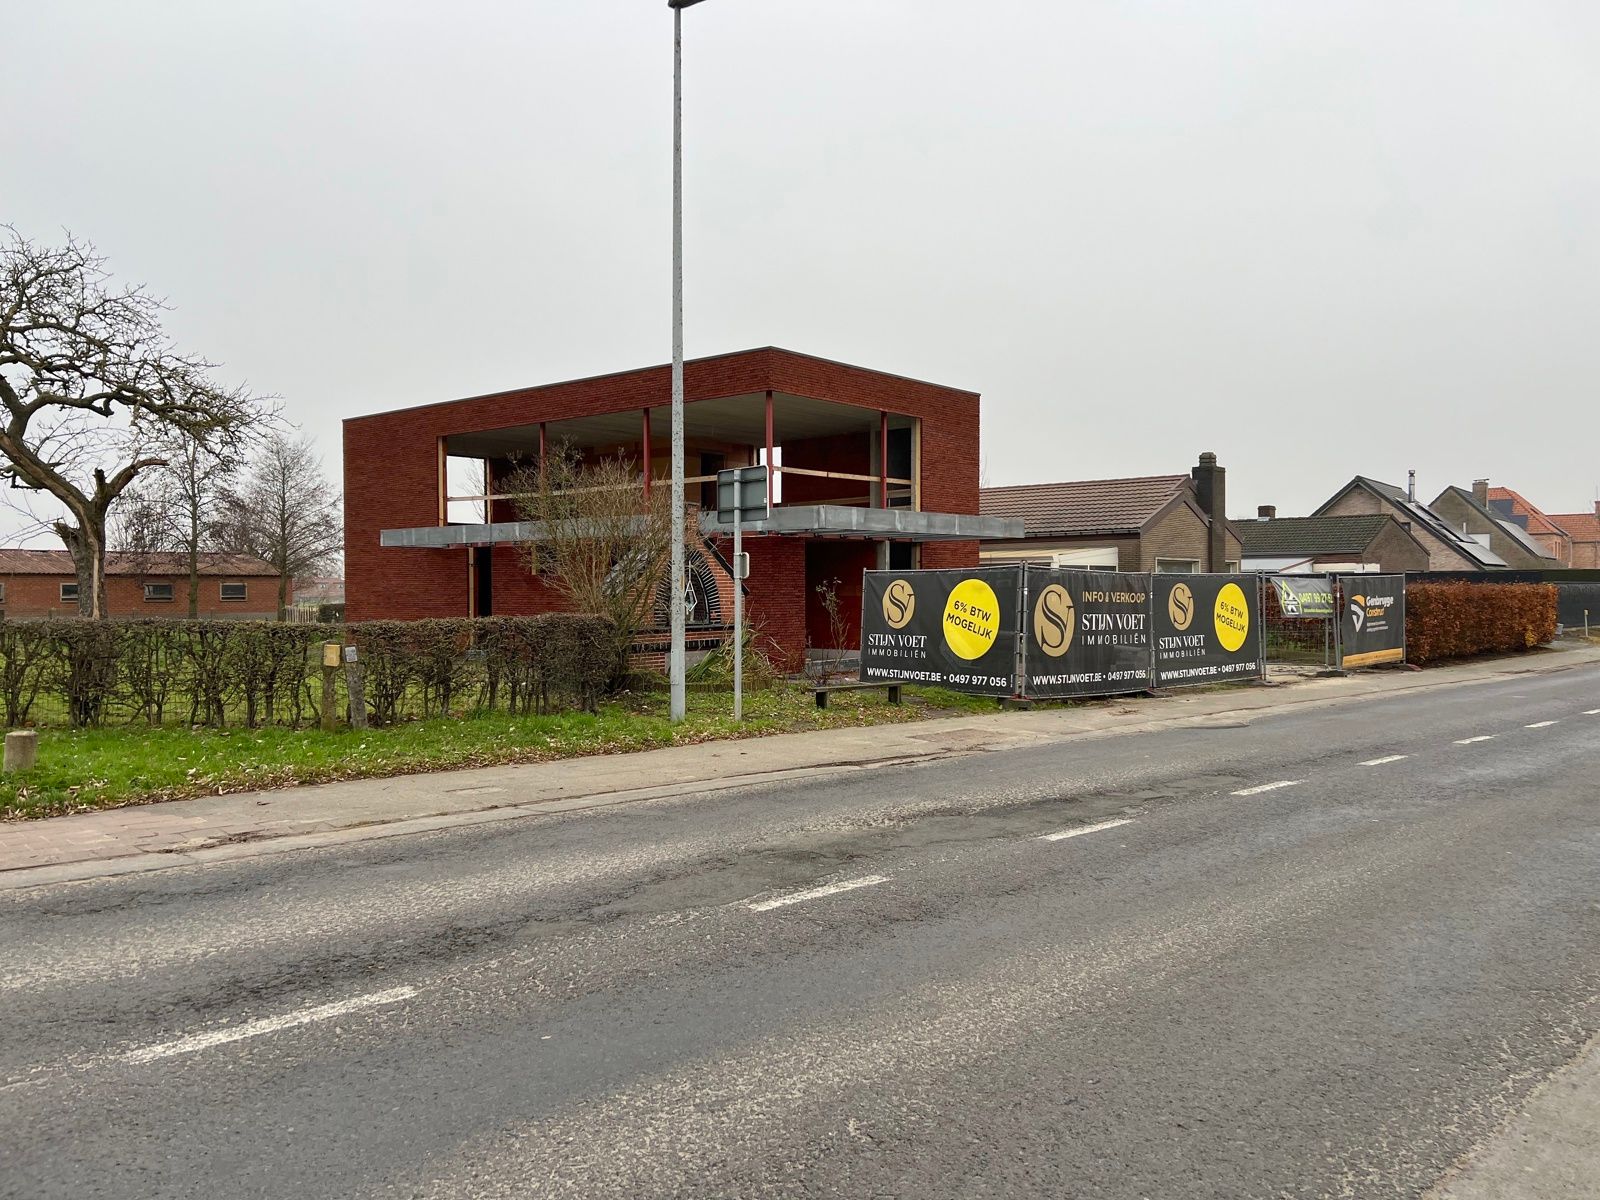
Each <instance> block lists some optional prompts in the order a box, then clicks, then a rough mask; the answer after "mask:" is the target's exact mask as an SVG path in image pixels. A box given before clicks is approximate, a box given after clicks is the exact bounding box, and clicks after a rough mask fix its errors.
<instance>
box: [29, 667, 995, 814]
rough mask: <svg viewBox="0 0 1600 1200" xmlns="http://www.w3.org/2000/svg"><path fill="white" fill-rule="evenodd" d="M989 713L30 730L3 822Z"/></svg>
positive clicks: (933, 696) (794, 698)
mask: <svg viewBox="0 0 1600 1200" xmlns="http://www.w3.org/2000/svg"><path fill="white" fill-rule="evenodd" d="M993 707H994V701H993V700H986V699H982V698H979V697H974V696H964V695H959V694H957V693H955V692H946V691H942V690H939V689H935V688H907V689H906V690H905V703H904V704H903V705H900V706H894V705H891V704H889V703H888V701H887V699H886V697H885V695H884V693H883V692H881V691H878V690H872V691H861V692H842V693H839V694H836V695H835V696H834V697H832V698H831V700H830V702H829V707H828V708H827V709H826V710H825V711H824V710H819V709H818V708H817V707H816V705H815V703H814V702H813V699H812V695H811V693H810V692H809V691H806V690H805V689H803V688H799V687H776V688H771V689H767V690H764V691H758V692H755V693H754V694H752V695H750V696H747V697H746V699H745V720H744V723H743V724H742V725H735V724H734V722H733V719H732V715H731V708H732V701H731V698H730V697H729V696H728V695H727V694H726V693H691V694H690V696H689V716H688V719H687V720H685V721H684V722H683V724H681V725H677V726H674V725H673V724H672V723H671V722H670V721H669V720H668V719H667V698H666V696H665V695H664V694H662V693H659V692H651V693H645V694H640V695H628V696H623V697H620V698H618V699H617V700H614V701H612V702H610V703H608V704H606V705H604V706H603V707H602V708H601V710H600V712H599V713H598V714H586V713H562V714H557V715H553V716H508V715H506V714H504V713H493V714H486V715H483V716H468V717H459V718H458V717H440V718H435V719H432V720H425V721H410V722H406V723H404V724H399V725H395V726H392V727H390V728H386V729H369V730H366V731H364V732H359V733H358V732H355V731H351V730H342V731H339V732H335V733H324V732H322V731H321V730H318V729H298V730H293V729H285V728H281V727H276V728H266V729H222V730H218V729H201V728H197V729H189V728H185V727H171V726H168V727H164V728H157V729H151V728H148V727H146V726H142V725H140V726H126V727H108V728H100V729H79V730H72V729H45V730H41V731H40V734H39V762H38V765H37V766H36V767H34V768H33V769H32V770H31V771H28V772H27V773H25V774H22V775H8V776H4V777H0V816H3V817H6V818H19V817H45V816H55V815H58V814H61V813H68V812H76V811H80V810H84V809H93V808H112V807H116V806H118V805H124V804H138V803H145V802H149V801H153V800H175V799H181V798H183V797H189V796H203V795H216V794H219V793H223V792H238V791H250V790H255V789H258V788H267V787H284V786H288V785H292V784H302V783H325V782H328V781H330V780H335V779H357V778H363V777H367V776H378V775H406V774H413V773H417V772H423V771H441V770H449V769H452V768H458V767H479V766H490V765H493V764H496V763H515V762H540V761H544V760H547V759H555V758H570V757H574V756H577V755H584V754H615V753H620V752H623V751H628V750H648V749H652V748H654V747H658V746H671V745H684V744H689V743H694V742H703V741H710V740H713V739H717V738H731V737H752V736H757V735H760V734H767V733H786V732H793V731H797V730H805V729H826V728H835V727H839V726H851V725H874V724H881V723H889V722H897V721H909V720H917V719H918V718H921V717H926V716H933V715H938V714H941V713H951V714H954V713H960V712H972V711H991V710H992V709H993Z"/></svg>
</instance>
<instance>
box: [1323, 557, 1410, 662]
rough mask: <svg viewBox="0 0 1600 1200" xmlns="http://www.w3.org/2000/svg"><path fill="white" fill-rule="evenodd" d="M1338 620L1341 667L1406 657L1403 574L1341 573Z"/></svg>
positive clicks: (1403, 660)
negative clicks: (1342, 607)
mask: <svg viewBox="0 0 1600 1200" xmlns="http://www.w3.org/2000/svg"><path fill="white" fill-rule="evenodd" d="M1339 582H1340V584H1341V585H1342V586H1343V588H1344V615H1343V616H1342V618H1341V621H1340V628H1339V645H1340V647H1341V652H1340V656H1339V665H1340V666H1341V667H1371V666H1376V665H1377V664H1379V663H1398V662H1405V660H1406V577H1405V576H1404V575H1344V576H1341V577H1340V580H1339Z"/></svg>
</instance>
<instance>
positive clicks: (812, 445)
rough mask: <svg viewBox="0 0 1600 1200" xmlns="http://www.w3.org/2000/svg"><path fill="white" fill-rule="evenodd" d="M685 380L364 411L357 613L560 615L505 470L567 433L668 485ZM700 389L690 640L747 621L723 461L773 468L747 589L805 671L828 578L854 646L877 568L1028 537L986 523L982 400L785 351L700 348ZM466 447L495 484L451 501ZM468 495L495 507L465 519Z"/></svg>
mask: <svg viewBox="0 0 1600 1200" xmlns="http://www.w3.org/2000/svg"><path fill="white" fill-rule="evenodd" d="M670 388H671V374H670V369H669V368H668V367H666V366H655V367H646V368H643V369H640V370H634V371H625V372H621V373H618V374H614V375H603V376H598V377H594V378H590V379H577V380H571V381H568V382H564V383H553V384H546V385H543V386H537V387H528V388H519V389H516V390H513V391H507V392H496V393H493V394H491V395H487V396H475V397H472V398H469V399H464V400H453V401H448V402H445V403H439V404H427V405H423V406H421V407H417V408H408V409H402V410H398V411H394V412H384V413H375V414H373V415H370V416H363V417H352V418H350V419H348V420H346V421H345V423H344V494H345V598H346V605H347V608H346V615H347V617H348V618H349V619H350V620H353V621H360V620H369V619H375V618H401V619H414V618H421V617H459V616H469V615H471V616H486V615H490V614H502V615H506V614H526V613H534V612H540V611H546V610H549V609H550V608H553V607H555V606H556V603H557V601H556V598H555V597H554V596H553V595H552V594H551V593H550V591H549V590H548V589H547V588H546V587H545V586H544V585H543V584H542V582H541V581H540V580H539V579H538V578H537V577H536V576H534V575H532V574H531V573H530V572H529V570H528V568H527V566H526V565H525V564H524V563H523V561H522V560H521V558H520V557H519V550H518V546H519V544H520V543H523V542H526V541H527V540H528V539H529V537H530V536H536V534H535V532H534V530H533V527H532V526H529V525H527V524H525V523H522V522H519V521H518V520H517V514H516V512H515V511H514V509H513V506H512V504H511V502H510V501H509V500H507V499H505V498H504V497H503V496H497V495H496V488H497V481H498V480H501V479H503V478H504V477H505V475H506V474H507V473H508V471H509V470H510V469H511V464H512V463H513V461H515V460H519V459H520V460H524V461H526V460H535V459H536V458H537V456H538V455H540V454H542V453H545V452H547V451H548V450H550V449H551V448H553V447H555V446H557V445H565V446H568V447H571V448H573V449H575V450H579V451H581V452H586V453H594V454H603V455H605V456H607V457H613V456H617V455H622V456H625V457H627V458H630V459H632V460H633V461H635V462H637V463H638V464H639V469H640V471H641V473H642V474H643V476H644V478H645V479H646V480H647V481H649V484H650V485H652V486H661V487H665V486H667V479H668V476H669V472H670V459H669V454H670V437H671V434H670V424H669V422H670V407H669V406H670V402H671V391H670ZM684 389H685V410H684V411H685V417H684V436H685V471H686V475H687V487H688V494H689V498H690V500H691V502H694V501H696V500H698V501H699V502H700V505H701V508H702V512H701V516H700V520H701V531H702V534H703V540H702V545H703V547H704V552H703V553H700V552H697V553H696V555H695V556H694V559H695V560H697V561H691V584H693V585H695V586H694V588H693V590H694V592H695V595H696V597H697V598H696V600H695V602H694V608H693V609H692V611H691V615H690V637H691V639H692V641H691V645H693V644H694V642H695V641H696V640H697V641H698V643H699V644H700V645H701V646H704V645H707V644H710V643H712V642H714V641H715V640H716V639H717V638H719V637H720V636H721V635H722V634H723V633H725V631H726V628H727V625H728V623H729V622H730V621H731V611H730V605H731V596H732V593H731V588H732V586H733V585H732V581H731V579H729V577H728V572H727V567H726V560H727V556H728V553H729V543H730V539H729V538H728V537H727V536H726V528H725V527H722V526H718V525H717V524H716V514H715V512H714V508H715V503H714V487H712V486H711V483H712V480H713V479H714V477H715V474H716V472H717V471H718V470H721V469H724V468H728V467H737V466H746V465H753V464H758V463H762V462H765V463H767V464H768V465H769V466H770V467H771V468H772V476H771V488H772V492H773V497H772V498H773V504H774V509H773V514H772V518H771V520H770V521H768V522H766V523H765V524H762V525H754V526H747V529H746V538H745V548H746V550H747V551H748V552H749V554H750V560H751V571H750V578H749V579H748V580H746V581H745V595H746V598H747V603H748V612H749V614H750V618H751V620H752V622H753V623H754V624H755V626H756V627H757V628H759V629H760V630H761V632H762V633H763V634H764V635H765V636H766V637H767V638H768V639H769V640H770V641H771V643H772V645H773V647H774V648H775V650H776V651H777V652H778V656H779V658H780V659H781V660H782V661H783V662H784V664H785V665H787V666H791V667H792V666H796V665H798V664H799V662H800V661H802V660H803V658H804V655H805V652H806V650H807V649H808V648H810V647H826V646H828V643H829V642H830V641H831V640H833V639H832V636H831V632H830V629H829V626H828V622H827V618H826V614H825V613H824V612H823V609H822V606H821V605H820V603H819V597H818V593H817V588H818V587H819V586H821V585H825V584H828V583H829V582H830V581H834V580H836V581H837V586H836V590H837V595H838V597H839V600H840V607H841V609H842V611H843V613H844V615H845V617H846V619H847V622H848V625H849V628H848V629H847V630H846V631H845V640H846V643H847V645H852V646H853V645H854V644H855V642H856V638H857V636H858V633H859V630H858V629H857V628H856V625H857V623H858V621H859V613H860V606H861V573H862V571H863V570H866V569H870V568H874V567H885V568H887V567H891V566H901V567H913V566H921V567H962V566H976V565H977V562H978V541H979V540H980V539H987V538H996V537H1006V536H1016V535H1017V534H1018V533H1019V532H1020V529H1019V528H1018V529H1014V528H1012V526H1013V525H1019V523H1016V522H1007V521H1004V520H998V519H995V518H984V517H980V516H979V515H978V396H977V394H976V393H974V392H968V391H962V390H960V389H957V388H949V387H942V386H939V385H937V384H931V383H924V382H920V381H918V380H914V379H907V378H904V377H902V376H898V375H890V374H886V373H884V372H881V371H871V370H867V369H864V368H861V367H853V366H848V365H846V364H843V363H837V362H832V361H829V360H826V359H821V358H814V357H812V356H810V355H805V354H797V353H795V352H793V351H789V350H780V349H777V348H774V347H766V348H764V349H758V350H747V351H743V352H740V353H735V354H725V355H718V356H716V357H712V358H702V359H696V360H692V361H690V362H688V363H686V364H685V365H684ZM462 459H466V460H471V461H470V462H469V463H468V464H467V466H468V468H469V470H470V471H471V472H472V474H471V475H470V477H471V478H477V479H483V480H484V481H485V484H484V487H485V488H486V489H487V490H486V491H483V493H482V494H481V495H468V496H460V495H457V496H452V489H451V487H450V480H451V479H453V478H459V477H460V475H459V474H458V473H457V471H456V470H453V468H459V467H460V466H461V465H462V464H461V463H460V462H459V460H462ZM480 472H481V473H480ZM472 490H474V491H476V490H481V489H472ZM464 503H470V504H473V505H476V506H477V509H478V511H477V512H476V513H475V514H471V515H470V516H468V517H463V515H462V512H461V508H462V505H463V504H464ZM484 509H487V511H486V512H485V511H484ZM707 510H713V511H707ZM484 517H487V520H485V519H483V518H484Z"/></svg>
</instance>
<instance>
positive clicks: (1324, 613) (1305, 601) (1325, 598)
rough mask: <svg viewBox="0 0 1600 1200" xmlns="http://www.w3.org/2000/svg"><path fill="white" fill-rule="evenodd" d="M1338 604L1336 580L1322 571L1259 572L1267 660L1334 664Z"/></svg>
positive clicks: (1271, 662)
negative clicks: (1280, 573)
mask: <svg viewBox="0 0 1600 1200" xmlns="http://www.w3.org/2000/svg"><path fill="white" fill-rule="evenodd" d="M1339 608H1340V605H1339V596H1338V584H1337V582H1336V581H1335V580H1334V579H1332V578H1330V577H1329V576H1327V575H1263V576H1261V618H1262V626H1263V640H1264V642H1265V652H1266V659H1267V663H1268V664H1269V665H1276V666H1299V667H1308V668H1317V669H1320V670H1324V671H1330V670H1333V669H1335V668H1337V667H1338V665H1339Z"/></svg>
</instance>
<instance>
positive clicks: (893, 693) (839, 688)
mask: <svg viewBox="0 0 1600 1200" xmlns="http://www.w3.org/2000/svg"><path fill="white" fill-rule="evenodd" d="M903 686H904V685H903V684H899V683H892V682H888V681H885V682H883V683H873V682H870V681H867V680H856V679H853V680H851V681H849V682H848V683H817V684H813V685H812V687H811V691H812V694H813V695H815V696H816V698H817V707H818V708H827V707H828V696H829V694H830V693H832V692H859V691H861V690H862V689H864V688H888V689H889V703H890V704H899V703H900V689H901V687H903Z"/></svg>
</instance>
